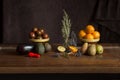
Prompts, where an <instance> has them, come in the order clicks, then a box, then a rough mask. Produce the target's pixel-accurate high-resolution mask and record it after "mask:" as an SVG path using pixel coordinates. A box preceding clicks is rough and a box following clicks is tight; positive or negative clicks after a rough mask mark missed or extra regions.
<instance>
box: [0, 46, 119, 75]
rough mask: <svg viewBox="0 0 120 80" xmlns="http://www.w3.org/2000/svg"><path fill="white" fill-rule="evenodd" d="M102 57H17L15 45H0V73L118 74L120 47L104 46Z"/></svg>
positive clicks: (47, 55) (47, 54)
mask: <svg viewBox="0 0 120 80" xmlns="http://www.w3.org/2000/svg"><path fill="white" fill-rule="evenodd" d="M104 49H105V50H104V53H103V55H97V56H86V55H82V56H80V57H75V56H70V57H69V58H64V57H62V56H61V57H55V56H54V54H55V52H49V53H46V54H44V55H42V56H41V58H30V57H28V56H26V55H18V54H17V52H16V45H0V73H120V45H119V44H104Z"/></svg>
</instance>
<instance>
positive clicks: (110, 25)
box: [0, 0, 120, 43]
mask: <svg viewBox="0 0 120 80" xmlns="http://www.w3.org/2000/svg"><path fill="white" fill-rule="evenodd" d="M0 1H1V6H2V7H1V11H2V12H1V13H2V14H1V18H0V19H1V26H0V36H1V39H0V42H1V43H28V42H29V32H30V31H31V29H32V28H33V27H34V26H38V27H39V28H44V29H45V30H46V32H47V33H48V34H49V36H50V38H51V40H50V42H51V43H61V42H62V34H61V25H62V24H61V20H62V17H63V11H62V10H63V9H65V10H66V12H67V13H68V15H69V17H70V19H71V22H72V31H75V33H76V35H77V36H78V32H79V30H80V29H84V28H85V26H86V25H87V24H93V25H94V26H95V28H96V29H97V30H98V31H100V32H101V40H100V42H102V43H103V42H104V43H120V0H0ZM79 42H80V41H79V39H78V43H79Z"/></svg>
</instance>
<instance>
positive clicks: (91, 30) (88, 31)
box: [86, 25, 95, 34]
mask: <svg viewBox="0 0 120 80" xmlns="http://www.w3.org/2000/svg"><path fill="white" fill-rule="evenodd" d="M94 31H95V28H94V26H93V25H87V26H86V32H87V33H88V34H91V33H93V32H94Z"/></svg>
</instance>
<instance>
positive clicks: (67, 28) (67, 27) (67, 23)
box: [62, 10, 71, 48]
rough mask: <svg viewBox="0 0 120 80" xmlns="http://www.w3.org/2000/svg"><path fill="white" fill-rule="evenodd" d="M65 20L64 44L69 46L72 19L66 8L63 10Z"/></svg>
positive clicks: (63, 30)
mask: <svg viewBox="0 0 120 80" xmlns="http://www.w3.org/2000/svg"><path fill="white" fill-rule="evenodd" d="M63 12H64V15H63V20H62V36H63V38H64V46H65V47H66V48H67V47H68V40H69V36H70V30H71V20H70V19H69V16H68V14H67V13H66V11H65V10H63Z"/></svg>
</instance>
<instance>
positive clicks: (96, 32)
mask: <svg viewBox="0 0 120 80" xmlns="http://www.w3.org/2000/svg"><path fill="white" fill-rule="evenodd" d="M93 36H94V39H98V38H100V33H99V32H98V31H94V32H93Z"/></svg>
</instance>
